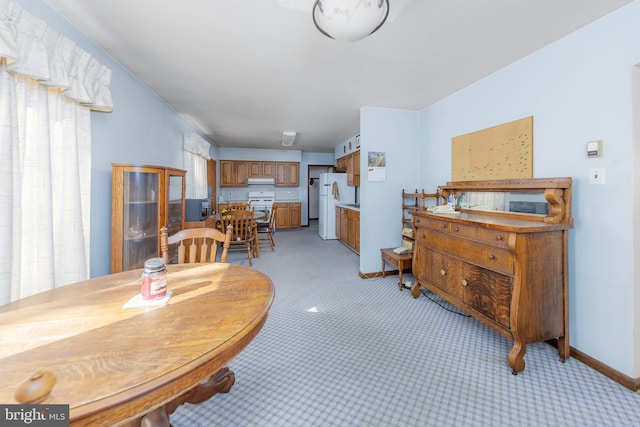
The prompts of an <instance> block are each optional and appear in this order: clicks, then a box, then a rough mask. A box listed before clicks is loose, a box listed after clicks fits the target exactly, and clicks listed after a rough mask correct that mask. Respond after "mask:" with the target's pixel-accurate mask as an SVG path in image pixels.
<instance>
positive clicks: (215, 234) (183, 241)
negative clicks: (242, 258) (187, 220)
mask: <svg viewBox="0 0 640 427" xmlns="http://www.w3.org/2000/svg"><path fill="white" fill-rule="evenodd" d="M231 237H232V229H231V228H227V229H226V233H223V232H221V231H220V230H216V229H215V228H187V229H185V230H180V231H178V232H177V233H175V234H173V235H171V236H169V232H168V230H167V227H162V229H161V230H160V250H161V252H162V257H163V258H164V262H165V264H169V261H173V260H169V259H168V258H169V245H173V244H178V253H177V260H176V261H177V263H178V264H184V263H194V262H202V263H205V262H216V255H217V253H218V246H220V245H221V246H222V253H221V254H220V262H227V255H228V254H229V246H230V244H231Z"/></svg>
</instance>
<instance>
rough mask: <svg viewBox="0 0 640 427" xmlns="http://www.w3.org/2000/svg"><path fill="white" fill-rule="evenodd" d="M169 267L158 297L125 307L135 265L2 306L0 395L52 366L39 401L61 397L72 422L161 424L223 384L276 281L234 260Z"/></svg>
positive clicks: (136, 280)
mask: <svg viewBox="0 0 640 427" xmlns="http://www.w3.org/2000/svg"><path fill="white" fill-rule="evenodd" d="M167 268H168V271H169V273H168V280H167V289H168V290H169V291H171V292H172V296H171V298H170V299H169V301H168V303H167V304H166V305H163V306H155V307H144V308H126V309H125V308H123V305H124V304H125V303H126V302H127V301H128V300H129V299H130V298H132V297H134V296H135V295H137V294H138V293H139V292H140V276H141V273H142V270H133V271H126V272H122V273H116V274H110V275H107V276H102V277H97V278H93V279H90V280H86V281H82V282H78V283H75V284H70V285H67V286H62V287H59V288H55V289H52V290H50V291H46V292H42V293H39V294H36V295H33V296H30V297H27V298H23V299H20V300H17V301H15V302H12V303H10V304H7V305H4V306H2V307H0V343H1V345H0V367H1V368H0V402H2V403H9V404H11V403H18V402H16V400H15V392H16V389H17V387H18V385H19V384H20V383H21V382H22V381H23V380H24V379H25V378H29V377H30V376H32V375H33V374H34V373H35V372H39V371H41V372H50V373H52V374H53V375H54V376H55V377H56V378H57V381H56V383H55V385H54V386H53V389H52V391H51V393H50V394H49V395H48V396H47V398H46V400H45V401H44V402H43V403H47V404H68V405H69V414H70V424H71V425H72V426H76V425H140V424H141V423H143V425H168V424H169V421H168V420H169V415H170V413H171V412H173V411H174V410H175V409H176V407H177V406H179V405H180V404H182V403H184V402H191V403H197V402H198V401H201V400H206V398H208V397H210V395H211V394H215V393H216V392H220V391H222V392H226V391H228V390H229V388H230V387H231V385H233V381H234V373H233V371H231V370H229V369H228V368H227V367H226V366H227V364H228V363H229V362H230V361H231V360H232V359H233V358H234V357H236V356H237V355H238V354H239V353H240V352H241V351H242V350H243V349H244V348H245V347H246V346H247V345H248V344H249V343H250V342H251V341H252V340H253V338H254V337H255V336H256V335H257V334H258V332H259V331H260V330H261V328H262V326H263V325H264V323H265V321H266V319H267V315H268V312H269V309H270V307H271V305H272V303H273V300H274V297H275V290H274V287H273V283H272V281H271V279H269V277H268V276H266V275H265V274H263V273H261V272H259V271H256V270H254V269H251V268H248V267H244V266H239V265H234V264H226V263H214V264H181V265H169V266H168V267H167ZM212 383H215V384H213V385H212ZM165 418H166V419H165ZM145 419H146V421H145ZM144 422H146V423H147V424H144Z"/></svg>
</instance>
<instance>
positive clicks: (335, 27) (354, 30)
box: [311, 0, 389, 42]
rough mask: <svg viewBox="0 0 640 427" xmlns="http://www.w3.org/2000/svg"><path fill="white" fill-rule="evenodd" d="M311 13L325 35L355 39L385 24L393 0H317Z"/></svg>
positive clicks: (352, 40) (353, 40)
mask: <svg viewBox="0 0 640 427" xmlns="http://www.w3.org/2000/svg"><path fill="white" fill-rule="evenodd" d="M311 15H312V16H313V23H314V24H315V26H316V28H317V29H318V30H319V31H320V32H321V33H322V34H324V35H325V36H327V37H329V38H332V39H335V40H340V41H348V42H355V41H358V40H361V39H363V38H365V37H367V36H369V35H371V34H373V33H375V32H376V31H378V28H380V27H382V24H384V22H385V21H386V20H387V17H388V16H389V0H316V1H315V3H314V4H313V9H312V10H311Z"/></svg>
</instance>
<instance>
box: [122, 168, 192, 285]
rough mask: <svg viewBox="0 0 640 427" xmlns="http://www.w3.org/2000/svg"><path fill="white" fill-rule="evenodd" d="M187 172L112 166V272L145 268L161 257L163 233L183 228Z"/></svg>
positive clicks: (171, 169)
mask: <svg viewBox="0 0 640 427" xmlns="http://www.w3.org/2000/svg"><path fill="white" fill-rule="evenodd" d="M185 174H186V172H185V171H183V170H180V169H173V168H166V167H161V166H135V165H124V164H113V165H112V178H111V179H112V190H111V191H112V193H111V197H112V205H111V272H112V273H117V272H120V271H126V270H133V269H136V268H142V267H143V266H144V262H145V261H146V260H147V259H149V258H153V257H157V256H160V229H161V228H162V227H164V226H166V227H167V228H168V229H169V235H171V234H173V233H175V232H177V231H179V230H182V229H183V228H184V208H185V198H184V197H185V185H186V179H185Z"/></svg>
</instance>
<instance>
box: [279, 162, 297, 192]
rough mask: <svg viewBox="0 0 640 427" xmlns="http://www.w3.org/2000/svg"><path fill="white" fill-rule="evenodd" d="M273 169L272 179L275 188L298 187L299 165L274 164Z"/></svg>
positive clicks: (295, 163) (294, 163)
mask: <svg viewBox="0 0 640 427" xmlns="http://www.w3.org/2000/svg"><path fill="white" fill-rule="evenodd" d="M274 167H275V173H274V175H275V176H274V178H275V185H276V187H298V186H300V163H298V162H275V164H274Z"/></svg>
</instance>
